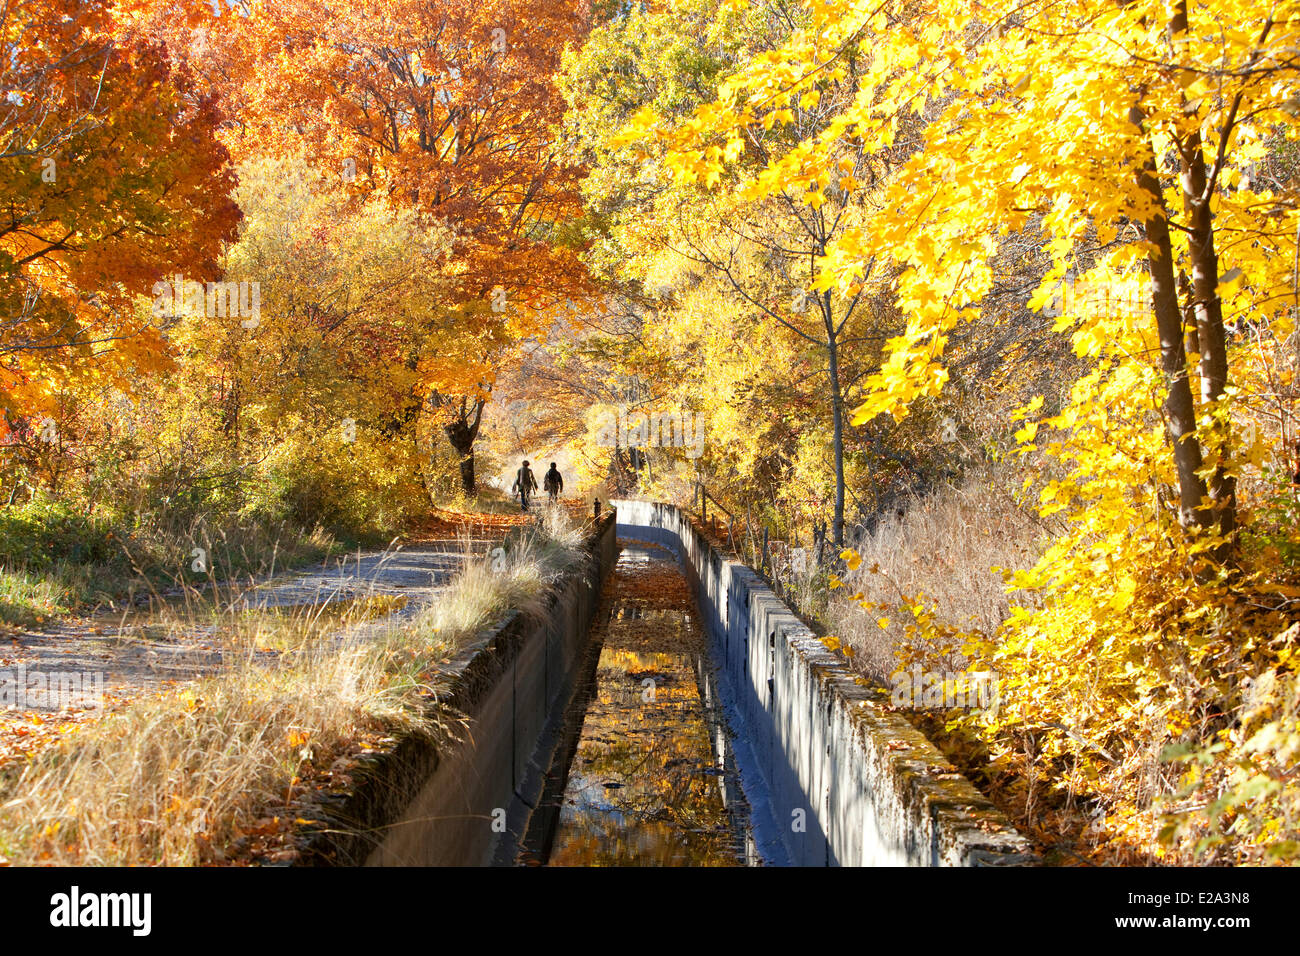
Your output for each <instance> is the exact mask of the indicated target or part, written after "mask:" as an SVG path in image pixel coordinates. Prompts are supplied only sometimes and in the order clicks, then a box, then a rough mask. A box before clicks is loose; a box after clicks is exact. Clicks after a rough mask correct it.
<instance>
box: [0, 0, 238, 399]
mask: <svg viewBox="0 0 1300 956" xmlns="http://www.w3.org/2000/svg"><path fill="white" fill-rule="evenodd" d="M115 12H116V10H115V7H114V5H113V4H112V3H108V2H97V0H96V2H89V3H82V2H61V0H24V2H19V3H14V4H7V5H6V6H5V7H4V9H3V11H0V196H3V202H2V203H0V312H2V313H3V316H4V318H3V320H2V325H0V397H2V399H3V401H4V403H5V405H6V407H7V409H8V411H9V414H10V416H11V417H14V416H16V417H23V416H27V415H31V414H33V413H37V412H39V413H41V414H42V415H48V414H50V413H51V412H53V411H54V410H55V408H56V403H55V399H54V397H53V396H54V395H55V393H56V392H58V391H59V390H61V389H67V388H76V387H85V386H89V385H90V384H94V383H103V382H115V383H116V384H118V385H120V386H123V387H125V385H126V383H127V379H128V377H129V374H130V373H131V371H132V370H133V369H137V368H140V369H146V370H147V369H156V368H158V367H160V365H161V364H162V363H164V362H165V360H166V359H165V351H166V350H165V347H164V345H163V343H162V342H161V340H160V338H159V336H158V333H157V330H156V329H153V328H151V327H149V325H148V323H147V322H142V321H141V320H140V317H139V316H138V315H137V313H136V310H135V308H134V302H135V298H136V297H137V296H141V295H150V294H151V291H152V288H153V285H154V283H155V282H157V281H158V280H159V279H160V278H161V277H162V276H164V275H168V274H172V273H179V272H183V273H185V274H186V275H187V276H189V277H191V278H193V279H196V280H203V279H213V278H216V276H217V269H216V259H217V255H218V253H219V251H220V244H221V243H222V241H224V240H228V239H229V238H231V237H232V236H233V234H234V228H235V225H236V223H237V220H238V210H237V209H236V207H235V205H234V204H233V203H232V202H231V201H230V199H229V197H228V195H227V194H228V192H229V189H230V188H231V186H232V185H233V177H232V175H231V172H230V168H229V166H228V163H227V154H226V151H225V149H224V148H223V147H222V146H221V144H220V143H219V142H218V141H217V138H216V123H217V119H218V117H217V113H216V110H215V106H214V103H213V102H212V100H211V99H209V98H206V97H201V96H197V95H195V93H194V90H193V87H192V84H191V81H190V77H189V76H188V75H187V74H186V73H185V71H184V70H178V69H175V68H174V66H173V65H172V63H171V62H170V61H169V59H168V56H167V54H166V51H165V49H163V48H161V47H159V46H157V45H155V44H151V43H148V42H146V41H144V40H142V39H140V38H139V37H133V36H131V35H130V34H122V33H120V32H119V31H118V30H117V28H116V21H115V19H114V15H115Z"/></svg>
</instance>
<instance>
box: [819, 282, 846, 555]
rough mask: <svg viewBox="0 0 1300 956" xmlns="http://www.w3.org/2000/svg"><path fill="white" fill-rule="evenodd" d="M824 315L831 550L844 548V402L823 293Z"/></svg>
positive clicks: (827, 296) (828, 308) (828, 306)
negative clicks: (828, 388)
mask: <svg viewBox="0 0 1300 956" xmlns="http://www.w3.org/2000/svg"><path fill="white" fill-rule="evenodd" d="M822 302H823V309H824V310H825V312H824V314H825V316H826V332H827V335H826V349H827V355H828V358H829V366H830V379H831V426H832V429H833V434H832V437H831V453H832V454H833V456H834V458H835V518H834V520H833V521H832V522H831V535H832V538H833V540H834V541H835V547H836V548H839V549H843V547H844V400H843V395H842V394H841V387H840V349H839V342H838V341H837V339H836V335H835V323H834V317H833V314H832V312H831V294H830V292H826V293H824V294H823V298H822Z"/></svg>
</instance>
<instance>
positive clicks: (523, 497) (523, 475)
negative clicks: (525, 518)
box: [510, 459, 564, 511]
mask: <svg viewBox="0 0 1300 956" xmlns="http://www.w3.org/2000/svg"><path fill="white" fill-rule="evenodd" d="M542 483H543V485H544V486H545V488H546V494H547V495H548V496H549V498H550V500H551V501H555V500H556V498H558V497H559V494H560V492H561V491H563V490H564V479H563V478H562V477H560V471H559V469H558V468H556V467H555V462H551V470H550V471H548V472H547V473H546V476H545V477H544V478H543V479H542ZM510 490H511V491H512V492H513V493H515V494H517V495H519V507H520V510H522V511H527V510H528V502H529V499H531V498H532V496H533V492H534V491H536V490H537V478H536V477H535V476H534V475H533V470H532V469H531V468H529V467H528V461H527V459H525V460H524V463H523V466H522V467H521V468H520V469H519V470H518V471H517V472H515V483H514V485H513V486H512V487H511V489H510Z"/></svg>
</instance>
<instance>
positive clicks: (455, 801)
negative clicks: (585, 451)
mask: <svg viewBox="0 0 1300 956" xmlns="http://www.w3.org/2000/svg"><path fill="white" fill-rule="evenodd" d="M587 550H588V553H589V555H590V560H589V561H588V562H587V564H586V566H585V567H582V568H579V569H575V570H574V571H573V572H571V573H569V574H568V575H567V576H566V577H565V578H564V580H562V581H561V582H560V583H559V584H558V585H557V587H556V588H554V589H553V590H552V592H551V594H550V597H549V600H550V607H549V609H548V612H547V613H546V615H545V617H544V619H543V620H542V622H540V623H538V622H536V621H527V620H524V619H523V618H521V617H520V616H519V615H517V614H513V613H512V614H511V615H510V616H509V617H508V618H507V619H506V620H505V621H504V622H502V623H501V624H500V625H499V626H497V627H496V628H493V629H492V630H491V631H489V632H486V633H485V634H484V635H483V636H482V637H481V639H480V640H478V641H476V642H475V643H474V644H472V645H470V646H468V647H466V648H465V650H464V651H463V652H462V653H461V654H460V655H459V657H458V658H457V659H456V660H455V661H454V662H453V664H452V665H451V667H450V668H449V669H448V680H447V684H446V690H445V693H444V695H443V696H442V700H443V701H444V703H445V704H446V705H447V706H449V707H451V708H453V709H454V710H456V711H458V712H459V713H460V714H463V715H464V716H465V717H466V718H468V721H469V723H468V734H467V736H466V737H465V739H464V740H463V741H462V742H461V743H459V744H448V745H445V746H443V747H442V748H441V749H439V748H437V747H434V746H433V745H432V744H431V743H429V742H428V741H426V740H421V739H416V738H405V739H403V740H402V741H400V742H399V743H398V744H397V745H396V747H395V748H394V749H393V750H392V751H389V752H386V753H383V754H380V755H378V756H377V757H375V758H374V759H373V760H371V761H369V762H368V764H367V765H366V766H364V767H363V768H361V769H360V770H359V772H358V776H359V777H360V778H361V783H359V784H358V786H357V787H356V788H355V790H354V791H353V792H352V793H350V794H347V795H345V796H343V797H341V798H337V799H336V801H335V803H334V806H332V807H330V808H328V810H329V815H330V816H331V817H332V818H333V819H332V821H331V822H330V826H329V830H328V832H322V833H321V834H319V835H318V836H317V837H316V838H315V839H313V840H312V842H311V844H310V845H309V852H308V853H307V854H305V856H307V857H308V861H309V862H312V863H318V864H319V863H325V864H340V865H359V864H361V863H365V864H366V865H380V866H440V865H455V866H473V865H486V864H491V863H510V862H513V857H514V852H515V849H516V848H517V847H518V844H519V840H520V837H521V835H522V833H523V829H524V827H525V826H526V824H527V820H528V815H529V813H530V812H531V807H532V806H534V805H535V804H536V801H537V797H538V796H539V795H540V793H541V790H542V784H543V777H544V774H545V772H546V770H547V769H548V768H549V767H550V765H551V759H552V756H553V752H554V749H555V746H556V743H557V741H558V732H559V730H560V725H561V721H562V717H563V713H564V710H565V708H566V706H567V705H568V703H569V700H570V698H571V696H572V694H573V690H574V684H575V681H576V677H577V670H578V667H579V664H580V663H581V662H582V660H583V657H584V652H585V649H586V647H587V644H588V640H589V632H590V628H591V623H592V616H593V614H594V613H595V610H596V607H597V604H598V602H599V599H600V590H601V587H602V585H603V584H604V581H605V578H606V577H607V576H608V574H609V572H610V571H611V570H612V569H613V567H614V562H615V560H616V559H617V542H616V538H615V531H614V516H613V515H612V514H607V515H606V516H605V517H604V518H603V519H602V520H601V521H600V522H598V524H597V526H596V529H595V530H594V532H593V533H592V535H591V536H590V538H589V539H588V542H587Z"/></svg>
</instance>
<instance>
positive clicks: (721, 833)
mask: <svg viewBox="0 0 1300 956" xmlns="http://www.w3.org/2000/svg"><path fill="white" fill-rule="evenodd" d="M620 545H621V547H622V551H621V554H620V556H619V560H618V563H617V565H616V566H615V568H614V572H613V574H612V575H611V576H610V579H609V581H608V582H607V583H606V586H605V591H604V593H603V594H602V596H601V605H600V608H599V610H598V612H597V617H596V623H595V625H594V634H593V641H592V649H591V658H590V659H589V660H588V666H587V674H589V675H590V679H589V680H587V681H586V682H585V684H584V685H583V686H581V687H580V688H579V690H578V694H577V697H576V698H575V701H574V704H573V706H572V707H570V710H569V718H568V730H567V734H566V742H565V743H564V744H563V745H562V746H561V748H560V750H561V755H560V758H559V759H558V760H557V764H556V766H555V767H554V768H552V772H551V775H550V778H549V780H548V786H547V788H546V792H545V793H544V794H543V797H542V802H541V804H540V805H539V807H538V809H537V811H535V812H534V814H533V820H532V822H531V824H530V828H529V834H528V837H527V838H526V839H525V845H524V853H523V856H522V857H521V862H524V863H528V864H532V865H537V864H540V863H544V864H548V865H551V866H745V865H756V864H758V863H759V862H760V860H759V854H758V853H757V851H756V849H755V844H754V840H753V836H752V829H751V826H750V820H749V808H748V807H747V805H746V803H745V798H744V794H743V793H742V791H741V787H740V781H739V777H738V773H737V770H736V767H735V762H734V759H733V756H732V749H731V737H730V731H729V730H728V727H727V724H726V721H725V719H724V716H723V713H722V708H721V706H720V704H719V702H718V694H717V681H716V678H715V675H714V673H713V670H712V667H711V664H710V661H709V657H708V653H707V650H706V647H705V640H706V638H705V635H704V633H703V632H702V630H701V628H700V625H699V621H698V617H697V615H696V612H695V605H694V601H693V600H692V597H691V592H690V588H689V586H688V584H687V581H686V578H685V577H684V575H683V574H682V572H681V570H680V569H679V568H678V565H677V562H676V561H675V560H674V558H673V556H672V554H671V553H669V552H668V551H666V550H664V549H662V548H658V547H656V546H654V545H649V544H640V543H635V542H620Z"/></svg>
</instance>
